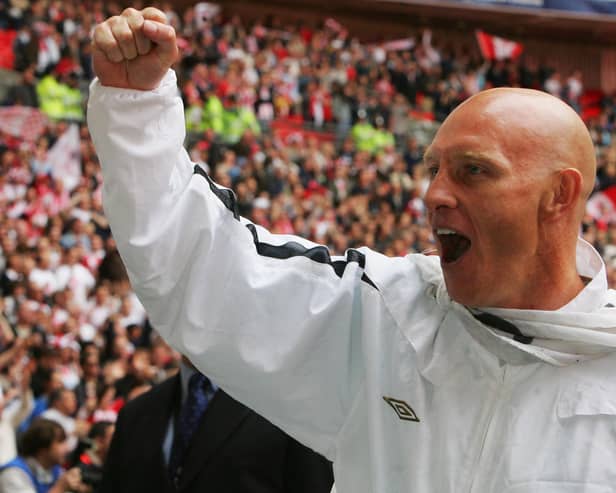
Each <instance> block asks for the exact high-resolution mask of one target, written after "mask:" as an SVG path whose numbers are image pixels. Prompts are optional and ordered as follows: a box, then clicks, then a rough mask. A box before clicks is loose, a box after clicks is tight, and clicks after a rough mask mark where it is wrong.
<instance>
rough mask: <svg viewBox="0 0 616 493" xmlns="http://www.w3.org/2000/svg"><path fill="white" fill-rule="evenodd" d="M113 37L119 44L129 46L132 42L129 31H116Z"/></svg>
mask: <svg viewBox="0 0 616 493" xmlns="http://www.w3.org/2000/svg"><path fill="white" fill-rule="evenodd" d="M114 35H115V38H116V39H117V40H118V42H119V43H120V44H130V43H131V42H132V41H133V33H132V32H131V31H130V30H128V31H126V30H124V29H122V30H118V31H117V32H115V33H114Z"/></svg>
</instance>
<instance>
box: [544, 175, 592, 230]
mask: <svg viewBox="0 0 616 493" xmlns="http://www.w3.org/2000/svg"><path fill="white" fill-rule="evenodd" d="M582 182H583V177H582V173H580V171H579V170H577V169H575V168H566V169H562V170H560V171H557V172H556V173H555V174H554V177H553V180H552V184H551V186H552V188H551V190H550V191H549V194H546V200H545V201H544V203H543V207H542V208H543V211H542V212H543V218H544V219H546V220H550V219H556V218H559V217H561V216H562V215H563V214H566V213H570V212H572V211H576V210H577V208H578V206H579V204H580V201H581V200H582Z"/></svg>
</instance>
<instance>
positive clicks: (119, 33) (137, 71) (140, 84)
mask: <svg viewBox="0 0 616 493" xmlns="http://www.w3.org/2000/svg"><path fill="white" fill-rule="evenodd" d="M92 48H93V50H92V52H93V53H92V58H93V64H94V73H95V74H96V76H97V77H98V78H99V80H100V82H101V84H103V85H105V86H111V87H122V88H125V89H139V90H142V91H146V90H151V89H155V88H156V87H158V85H159V84H160V81H161V80H162V78H163V77H164V76H165V74H166V73H167V70H169V68H170V67H171V65H172V64H173V63H174V62H175V60H176V59H177V56H178V48H177V44H176V40H175V31H174V29H173V28H172V27H171V26H169V25H168V24H167V19H166V17H165V14H163V13H162V12H161V11H160V10H158V9H155V8H153V7H148V8H145V9H143V10H141V11H139V10H135V9H132V8H128V9H126V10H124V12H122V14H121V15H117V16H113V17H110V18H109V19H107V20H106V21H105V22H103V23H102V24H99V25H98V26H96V28H95V29H94V35H93V37H92Z"/></svg>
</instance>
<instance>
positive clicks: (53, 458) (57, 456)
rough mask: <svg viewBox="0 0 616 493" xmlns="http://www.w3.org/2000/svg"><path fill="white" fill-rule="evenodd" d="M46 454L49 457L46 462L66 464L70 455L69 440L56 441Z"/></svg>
mask: <svg viewBox="0 0 616 493" xmlns="http://www.w3.org/2000/svg"><path fill="white" fill-rule="evenodd" d="M45 452H46V454H45V455H47V457H46V458H45V460H46V462H47V463H48V464H54V465H55V464H64V462H65V461H66V455H67V454H68V442H67V440H54V441H53V442H52V444H51V445H50V446H49V448H48V449H47V450H46V451H45Z"/></svg>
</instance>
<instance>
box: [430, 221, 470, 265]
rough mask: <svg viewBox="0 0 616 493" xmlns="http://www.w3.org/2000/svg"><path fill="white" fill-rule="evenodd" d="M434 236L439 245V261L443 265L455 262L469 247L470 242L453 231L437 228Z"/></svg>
mask: <svg viewBox="0 0 616 493" xmlns="http://www.w3.org/2000/svg"><path fill="white" fill-rule="evenodd" d="M436 235H437V236H438V240H439V243H440V244H441V260H442V261H443V263H445V264H450V263H452V262H455V261H456V260H458V259H459V258H460V257H461V256H462V255H464V254H465V253H466V251H467V250H468V249H469V248H470V247H471V240H469V239H468V238H467V237H466V236H464V235H461V234H460V233H458V232H457V231H454V230H453V229H448V228H437V229H436Z"/></svg>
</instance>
